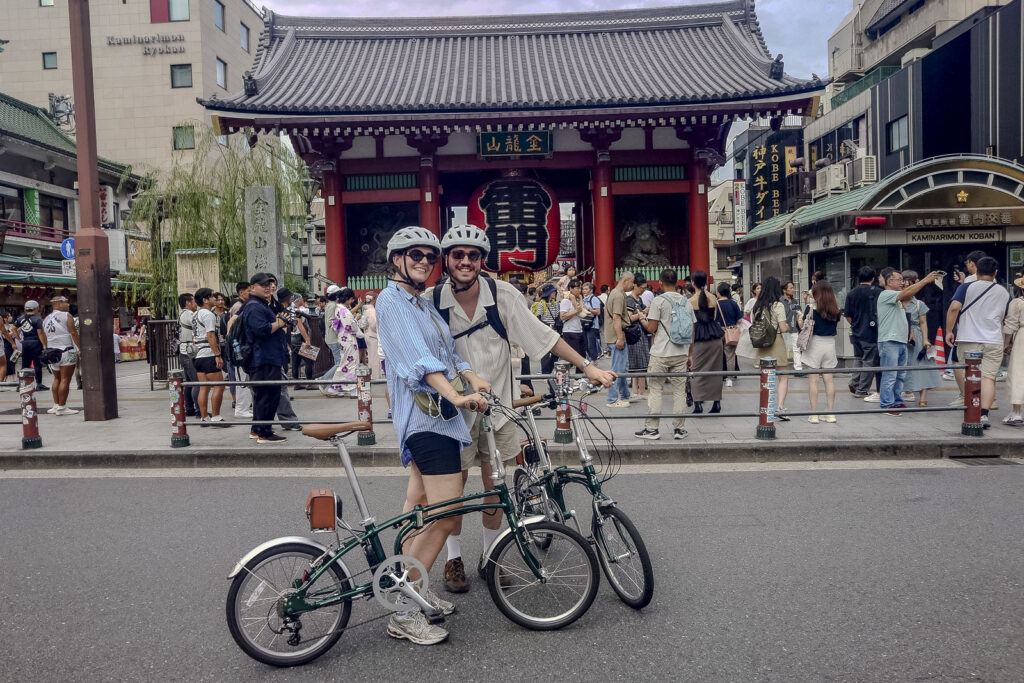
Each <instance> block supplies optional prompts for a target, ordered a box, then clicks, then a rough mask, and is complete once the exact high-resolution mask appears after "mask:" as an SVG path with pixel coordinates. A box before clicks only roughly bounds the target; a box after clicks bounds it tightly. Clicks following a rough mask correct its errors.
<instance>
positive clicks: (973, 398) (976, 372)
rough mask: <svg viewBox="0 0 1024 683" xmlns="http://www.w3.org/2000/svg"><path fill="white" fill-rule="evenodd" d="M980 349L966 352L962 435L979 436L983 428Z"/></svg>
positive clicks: (982, 432)
mask: <svg viewBox="0 0 1024 683" xmlns="http://www.w3.org/2000/svg"><path fill="white" fill-rule="evenodd" d="M981 355H982V354H981V351H968V352H967V359H966V362H967V370H966V373H965V379H964V422H963V424H962V425H961V426H960V433H961V434H963V435H964V436H981V435H982V434H984V433H985V428H984V426H983V425H982V424H981Z"/></svg>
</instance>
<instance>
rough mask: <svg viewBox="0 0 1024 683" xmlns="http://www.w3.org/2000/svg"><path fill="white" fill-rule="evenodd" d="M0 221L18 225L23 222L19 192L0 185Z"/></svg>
mask: <svg viewBox="0 0 1024 683" xmlns="http://www.w3.org/2000/svg"><path fill="white" fill-rule="evenodd" d="M0 219H4V220H8V221H17V222H18V223H21V222H22V221H23V219H24V214H23V213H22V205H21V192H19V191H18V189H17V188H14V187H10V186H9V185H0Z"/></svg>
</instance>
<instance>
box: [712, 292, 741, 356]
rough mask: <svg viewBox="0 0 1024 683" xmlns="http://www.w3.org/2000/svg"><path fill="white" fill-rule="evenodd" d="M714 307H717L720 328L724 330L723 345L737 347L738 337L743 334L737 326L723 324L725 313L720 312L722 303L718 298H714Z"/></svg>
mask: <svg viewBox="0 0 1024 683" xmlns="http://www.w3.org/2000/svg"><path fill="white" fill-rule="evenodd" d="M715 306H717V307H718V315H719V316H721V318H722V326H723V327H724V328H725V345H726V346H739V343H740V336H742V334H743V332H742V331H741V330H740V328H739V326H738V325H726V324H725V313H723V312H722V302H721V301H719V300H718V297H715Z"/></svg>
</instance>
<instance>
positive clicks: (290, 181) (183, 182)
mask: <svg viewBox="0 0 1024 683" xmlns="http://www.w3.org/2000/svg"><path fill="white" fill-rule="evenodd" d="M188 123H191V124H192V125H193V126H194V131H195V133H194V135H195V149H194V151H193V152H192V153H191V154H188V155H181V156H180V157H179V158H178V159H176V160H175V162H174V165H173V166H172V167H171V169H170V170H168V171H162V170H161V171H154V172H153V173H150V174H147V175H146V176H144V179H143V182H142V183H141V184H140V187H141V188H142V190H141V191H140V192H139V193H138V194H137V195H136V196H135V200H134V201H133V203H132V206H131V211H130V213H129V216H128V219H127V222H128V224H135V225H136V226H138V229H140V230H142V231H144V232H148V233H149V234H150V238H151V240H150V254H149V263H148V269H147V270H145V271H144V272H142V273H137V274H135V275H134V276H131V275H129V276H127V277H124V278H122V279H125V280H128V281H129V282H130V284H129V290H130V291H129V294H130V296H131V297H132V298H133V299H146V300H148V301H149V303H150V305H151V306H153V307H155V308H156V309H158V310H159V311H160V312H161V313H164V314H170V315H172V317H173V315H174V312H175V311H177V305H178V304H177V295H178V289H177V259H176V256H175V252H177V251H178V250H182V249H210V248H212V249H216V250H217V258H218V261H219V265H220V277H221V280H222V281H223V282H225V283H233V282H241V281H242V280H247V279H248V277H249V273H248V272H247V266H246V244H245V237H246V234H245V211H244V201H245V188H247V187H250V186H253V185H270V186H273V187H274V188H276V190H277V223H278V225H280V226H287V225H288V224H289V221H290V220H291V219H292V217H291V216H290V215H289V213H294V210H292V211H290V209H294V207H298V206H300V205H303V200H302V182H301V181H302V178H304V177H306V174H308V169H307V167H306V165H305V163H304V162H303V161H302V160H301V159H299V158H298V157H297V156H296V155H295V153H294V152H293V151H292V150H291V149H289V148H288V147H287V146H285V145H284V144H282V142H281V140H280V139H278V138H273V137H265V138H261V139H260V141H259V143H258V144H256V145H255V146H254V147H252V148H250V147H249V144H248V142H247V140H248V138H249V133H248V132H242V133H241V134H237V135H231V136H228V137H227V143H226V144H224V143H223V142H222V140H224V138H219V139H218V137H217V135H216V132H215V131H214V130H213V129H212V128H211V127H209V126H204V125H200V124H199V123H197V122H187V123H186V124H183V125H187V124H188ZM282 275H283V274H282ZM210 286H211V287H214V288H217V287H218V286H219V283H211V284H210ZM232 293H233V292H232Z"/></svg>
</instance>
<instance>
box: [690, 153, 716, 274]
mask: <svg viewBox="0 0 1024 683" xmlns="http://www.w3.org/2000/svg"><path fill="white" fill-rule="evenodd" d="M708 189H709V188H708V165H707V162H706V161H705V160H704V159H694V160H693V162H691V163H690V197H689V204H690V221H689V226H690V272H691V273H693V271H695V270H703V271H704V272H705V273H708V274H709V275H710V273H711V255H710V252H711V244H710V237H709V235H708Z"/></svg>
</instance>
